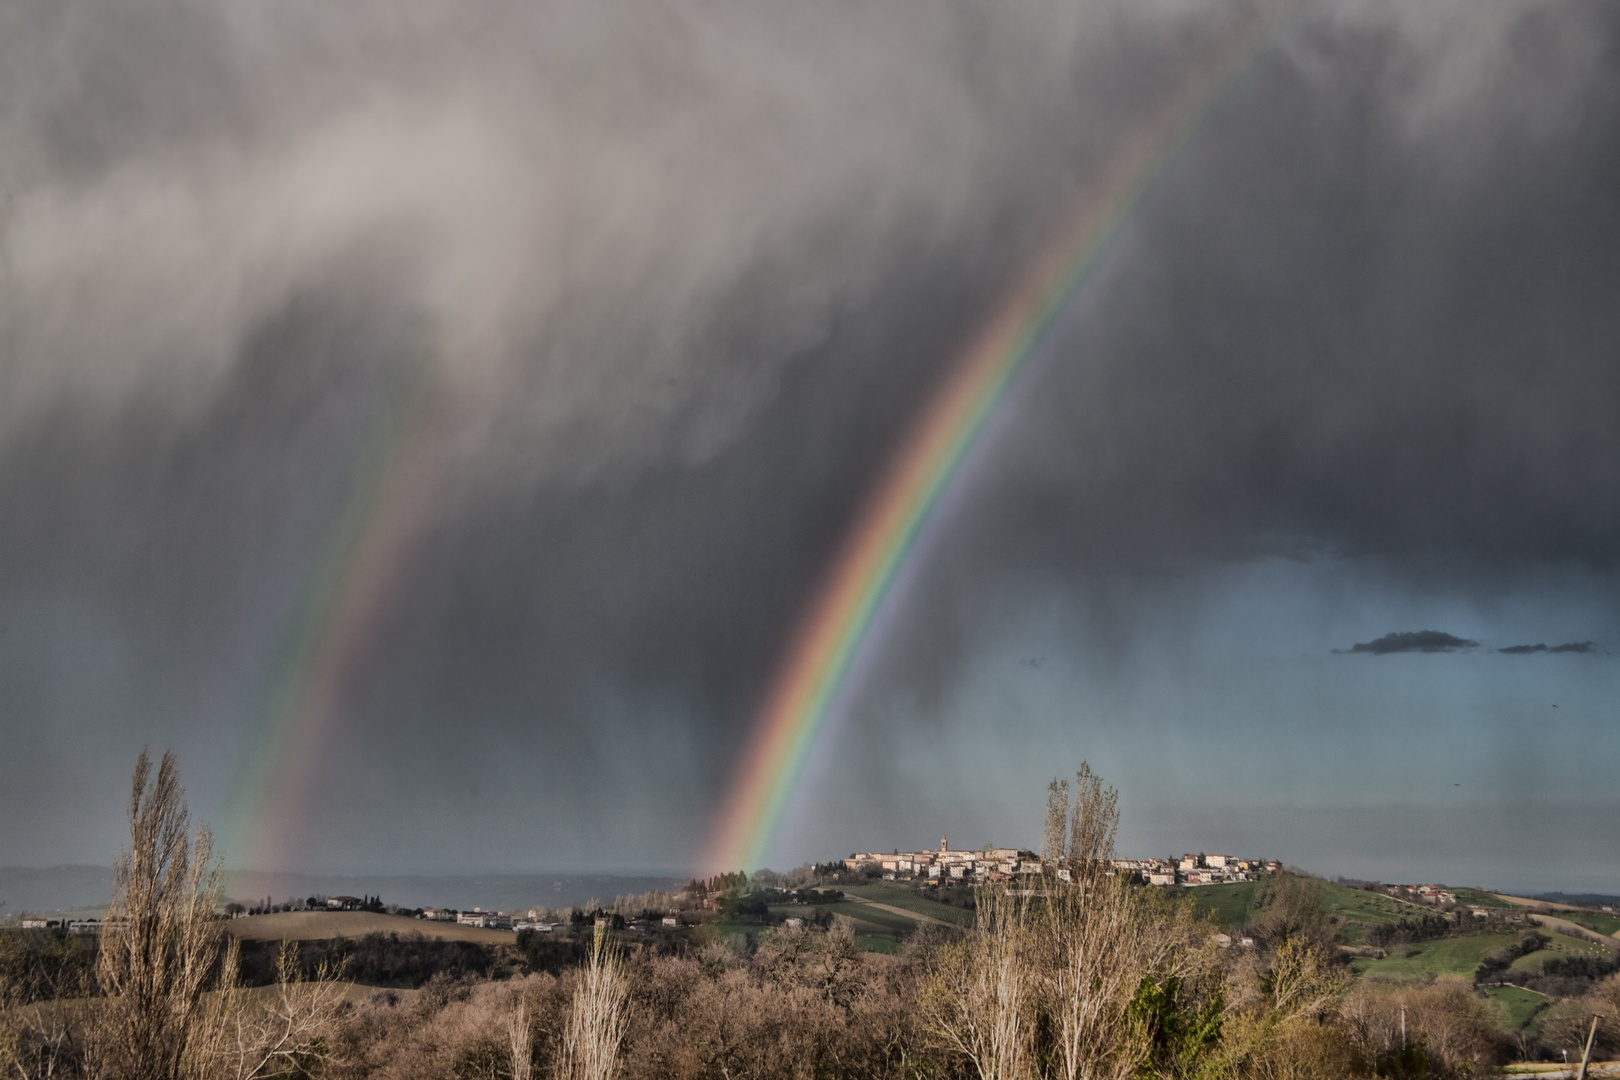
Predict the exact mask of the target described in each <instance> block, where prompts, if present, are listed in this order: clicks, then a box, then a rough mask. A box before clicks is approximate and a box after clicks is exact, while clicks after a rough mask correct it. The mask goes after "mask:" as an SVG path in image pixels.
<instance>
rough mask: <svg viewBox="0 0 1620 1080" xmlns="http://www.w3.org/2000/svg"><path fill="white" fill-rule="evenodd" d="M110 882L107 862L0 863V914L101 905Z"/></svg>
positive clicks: (89, 907)
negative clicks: (51, 864) (91, 863)
mask: <svg viewBox="0 0 1620 1080" xmlns="http://www.w3.org/2000/svg"><path fill="white" fill-rule="evenodd" d="M112 883H113V875H112V867H110V866H48V867H44V868H43V869H42V868H40V867H37V866H0V915H3V914H6V913H10V914H17V913H18V912H22V911H37V912H46V911H83V910H93V909H96V908H103V907H106V906H107V901H108V900H110V899H111V898H112Z"/></svg>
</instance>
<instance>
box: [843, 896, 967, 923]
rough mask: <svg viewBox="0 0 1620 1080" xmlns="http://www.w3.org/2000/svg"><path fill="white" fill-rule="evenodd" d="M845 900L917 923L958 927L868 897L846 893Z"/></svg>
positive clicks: (942, 920) (930, 916)
mask: <svg viewBox="0 0 1620 1080" xmlns="http://www.w3.org/2000/svg"><path fill="white" fill-rule="evenodd" d="M844 899H845V900H849V901H851V902H852V903H856V904H865V905H866V906H868V907H875V908H877V909H878V910H879V911H887V912H888V913H889V914H890V915H899V916H901V917H903V918H907V919H910V920H911V921H912V922H916V923H932V924H933V925H934V926H950V927H954V926H955V925H956V924H955V923H948V922H946V921H945V920H944V919H936V918H934V917H933V916H932V915H923V914H920V913H918V912H915V911H907V910H906V909H905V908H902V907H895V906H894V905H893V904H880V903H878V902H877V901H876V900H868V899H867V898H866V897H864V896H856V895H855V894H854V893H845V894H844Z"/></svg>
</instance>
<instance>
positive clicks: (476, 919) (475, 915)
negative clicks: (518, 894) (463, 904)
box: [456, 908, 512, 930]
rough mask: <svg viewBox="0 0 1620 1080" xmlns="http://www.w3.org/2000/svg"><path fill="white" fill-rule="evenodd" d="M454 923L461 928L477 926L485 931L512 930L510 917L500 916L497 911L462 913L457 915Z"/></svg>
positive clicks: (474, 910) (475, 910)
mask: <svg viewBox="0 0 1620 1080" xmlns="http://www.w3.org/2000/svg"><path fill="white" fill-rule="evenodd" d="M456 922H457V923H459V924H460V925H462V926H479V927H483V928H484V929H486V930H510V929H512V919H511V917H510V916H508V915H502V914H501V913H500V912H498V911H479V910H478V909H476V908H474V909H473V910H472V911H463V912H462V913H461V914H460V915H457V916H456Z"/></svg>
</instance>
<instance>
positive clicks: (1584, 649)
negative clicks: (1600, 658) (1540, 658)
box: [1496, 641, 1599, 656]
mask: <svg viewBox="0 0 1620 1080" xmlns="http://www.w3.org/2000/svg"><path fill="white" fill-rule="evenodd" d="M1496 651H1497V652H1499V653H1506V654H1507V655H1509V656H1527V655H1529V654H1530V653H1541V652H1550V653H1580V654H1582V655H1587V654H1590V653H1595V652H1598V651H1599V649H1598V644H1597V642H1595V641H1571V642H1567V643H1565V644H1563V645H1542V644H1540V643H1537V644H1535V645H1509V646H1508V647H1507V648H1505V649H1497V650H1496Z"/></svg>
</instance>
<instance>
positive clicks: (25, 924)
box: [22, 915, 51, 930]
mask: <svg viewBox="0 0 1620 1080" xmlns="http://www.w3.org/2000/svg"><path fill="white" fill-rule="evenodd" d="M49 925H51V924H50V922H49V921H48V920H46V919H34V918H30V917H28V916H26V915H25V916H23V921H22V928H23V929H24V930H43V929H45V928H46V927H47V926H49Z"/></svg>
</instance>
